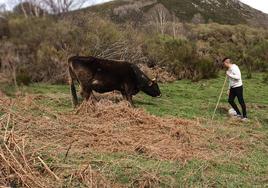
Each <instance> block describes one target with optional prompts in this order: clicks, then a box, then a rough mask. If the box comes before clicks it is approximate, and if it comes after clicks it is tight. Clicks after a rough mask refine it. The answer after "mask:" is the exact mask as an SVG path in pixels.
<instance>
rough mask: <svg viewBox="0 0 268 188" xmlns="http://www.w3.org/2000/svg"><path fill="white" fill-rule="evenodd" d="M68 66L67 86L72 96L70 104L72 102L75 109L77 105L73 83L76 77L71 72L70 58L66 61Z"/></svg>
mask: <svg viewBox="0 0 268 188" xmlns="http://www.w3.org/2000/svg"><path fill="white" fill-rule="evenodd" d="M68 66H69V84H70V90H71V94H72V102H73V106H74V107H76V106H77V104H78V99H77V94H76V89H75V85H74V82H75V80H77V77H76V75H75V73H74V71H73V67H72V60H71V58H69V59H68Z"/></svg>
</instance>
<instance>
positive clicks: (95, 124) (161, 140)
mask: <svg viewBox="0 0 268 188" xmlns="http://www.w3.org/2000/svg"><path fill="white" fill-rule="evenodd" d="M40 99H42V96H37V95H27V96H20V97H17V98H15V99H11V98H8V97H6V96H4V94H2V95H1V98H0V113H1V116H0V123H1V124H0V128H1V130H0V180H1V181H0V182H1V185H3V186H12V185H14V186H23V187H50V186H51V185H53V186H62V185H65V186H67V187H68V186H69V187H72V186H74V185H77V183H80V184H81V185H84V186H87V187H111V186H112V187H121V185H118V184H116V183H115V182H111V181H110V180H107V178H105V177H104V176H103V175H102V174H101V173H100V172H98V171H95V169H92V166H91V161H90V158H89V159H88V160H85V159H84V160H82V161H80V164H79V165H77V164H70V163H67V162H66V161H68V158H69V157H71V156H75V158H83V156H88V155H90V154H91V153H92V152H97V153H118V152H119V153H120V152H123V153H128V154H132V155H141V156H144V157H146V158H153V159H157V160H173V161H174V160H179V161H181V162H186V161H188V160H190V159H204V160H210V159H213V158H215V157H218V156H221V155H225V154H226V151H228V153H229V154H230V155H232V156H231V157H239V156H241V155H243V154H244V153H245V152H246V151H247V150H246V144H247V143H246V142H245V141H244V140H242V139H240V138H239V136H232V135H228V134H227V135H224V134H223V135H221V136H219V133H217V131H216V129H208V128H206V127H205V126H202V125H201V123H200V121H193V120H184V119H178V118H174V117H166V118H161V117H156V116H153V115H150V114H148V113H147V112H145V111H144V110H143V109H138V108H130V107H129V105H128V103H125V102H119V103H117V104H115V103H113V102H111V101H110V100H103V99H101V100H100V101H99V102H98V103H96V105H92V104H90V103H82V105H81V106H80V108H79V109H77V110H76V111H74V112H56V111H54V110H53V109H50V108H48V107H46V106H42V105H40V104H38V100H40ZM211 144H213V147H211ZM147 176H149V177H147ZM158 181H159V180H158V178H157V175H151V174H150V173H149V174H148V173H146V174H145V175H144V176H143V177H139V179H137V180H136V182H134V183H135V186H136V185H137V186H141V187H146V186H150V185H151V186H152V185H154V184H157V182H158Z"/></svg>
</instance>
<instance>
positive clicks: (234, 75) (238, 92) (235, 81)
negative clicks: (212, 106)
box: [222, 58, 247, 121]
mask: <svg viewBox="0 0 268 188" xmlns="http://www.w3.org/2000/svg"><path fill="white" fill-rule="evenodd" d="M222 62H223V64H224V66H225V67H226V68H228V70H227V72H226V75H227V76H228V78H229V89H228V91H227V94H228V95H229V99H228V102H229V103H230V105H231V106H232V107H233V109H234V110H235V111H236V114H237V115H236V116H237V117H239V118H241V119H242V120H243V121H246V120H247V109H246V104H245V101H244V98H243V83H242V78H241V72H240V69H239V67H238V66H237V65H236V64H232V62H231V59H230V58H224V59H223V61H222ZM235 97H237V98H238V101H239V104H240V105H241V107H242V113H243V116H242V115H241V113H240V111H239V109H238V107H237V105H236V104H235V102H234V100H235Z"/></svg>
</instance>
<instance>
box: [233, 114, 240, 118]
mask: <svg viewBox="0 0 268 188" xmlns="http://www.w3.org/2000/svg"><path fill="white" fill-rule="evenodd" d="M234 117H236V118H239V119H242V116H241V115H240V114H236V115H234Z"/></svg>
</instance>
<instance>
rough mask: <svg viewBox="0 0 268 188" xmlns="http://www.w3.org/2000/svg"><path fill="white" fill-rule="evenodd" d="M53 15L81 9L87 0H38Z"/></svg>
mask: <svg viewBox="0 0 268 188" xmlns="http://www.w3.org/2000/svg"><path fill="white" fill-rule="evenodd" d="M40 1H41V2H42V4H43V5H44V6H45V7H46V8H47V9H48V10H49V11H50V12H51V13H53V14H59V13H66V12H69V11H70V10H72V9H77V8H81V7H82V6H83V5H84V4H85V3H86V2H87V1H88V0H40Z"/></svg>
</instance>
